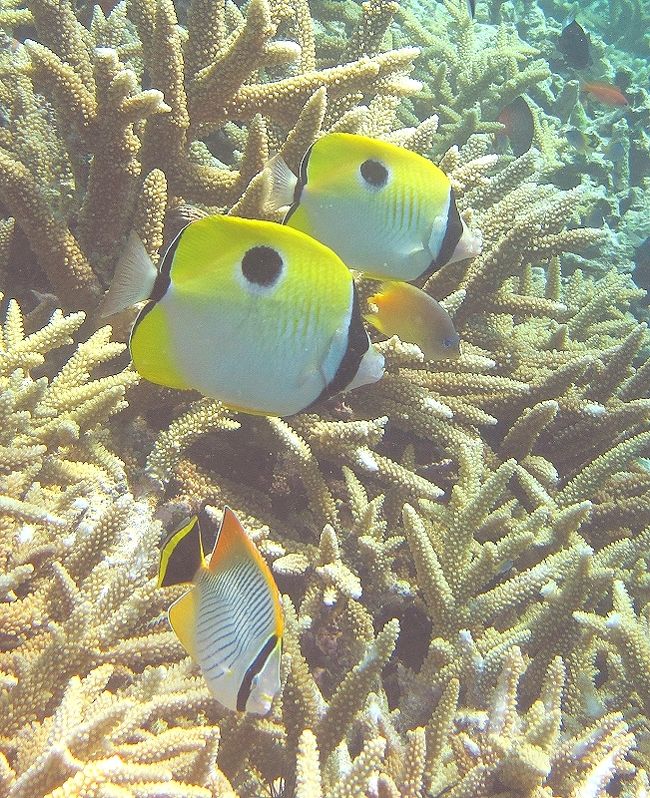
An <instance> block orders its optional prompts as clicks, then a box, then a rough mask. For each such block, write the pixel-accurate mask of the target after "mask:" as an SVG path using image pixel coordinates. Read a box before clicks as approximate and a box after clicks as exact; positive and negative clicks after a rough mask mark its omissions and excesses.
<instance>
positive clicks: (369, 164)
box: [359, 158, 388, 188]
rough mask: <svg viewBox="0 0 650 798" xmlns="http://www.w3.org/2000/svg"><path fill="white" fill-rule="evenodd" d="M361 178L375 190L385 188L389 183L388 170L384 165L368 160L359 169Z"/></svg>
mask: <svg viewBox="0 0 650 798" xmlns="http://www.w3.org/2000/svg"><path fill="white" fill-rule="evenodd" d="M359 171H360V172H361V177H362V178H363V179H364V180H365V181H366V183H369V184H370V185H371V186H373V187H374V188H381V187H382V186H385V185H386V183H387V181H388V169H386V167H385V166H384V164H383V163H380V162H379V161H373V160H372V159H370V158H369V159H368V160H367V161H364V162H363V163H362V164H361V166H360V167H359Z"/></svg>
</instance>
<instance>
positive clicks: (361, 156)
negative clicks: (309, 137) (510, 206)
mask: <svg viewBox="0 0 650 798" xmlns="http://www.w3.org/2000/svg"><path fill="white" fill-rule="evenodd" d="M267 169H268V170H269V172H270V176H271V182H272V190H271V197H270V205H271V206H272V207H275V208H280V207H283V206H285V205H288V206H289V208H288V210H287V212H286V215H285V218H284V223H285V224H286V225H288V226H290V227H293V228H294V229H296V230H302V231H303V232H304V233H308V234H309V235H311V236H313V237H314V238H317V239H318V240H319V241H322V242H323V243H324V244H327V246H329V247H331V248H332V249H333V250H334V251H335V252H336V253H337V254H338V255H339V256H340V257H341V258H342V260H343V261H344V262H345V264H346V265H347V266H348V267H349V268H351V269H357V270H358V271H361V272H364V273H365V274H366V275H367V276H369V277H377V278H388V279H393V280H407V281H411V280H416V279H418V278H424V277H426V276H428V275H429V274H431V273H433V272H434V271H436V270H437V269H439V268H440V267H441V266H444V265H445V264H446V263H451V262H453V261H457V260H462V259H464V258H469V257H472V256H474V255H477V254H478V253H479V252H480V250H481V238H480V235H478V234H476V233H472V232H470V230H469V229H468V228H467V226H466V225H465V223H464V222H463V220H462V218H461V216H460V213H459V212H458V208H457V206H456V199H455V197H454V190H453V188H452V186H451V183H450V182H449V178H448V177H447V176H446V175H445V174H444V172H442V171H441V170H440V169H439V168H438V167H437V166H435V165H434V164H433V163H431V161H429V160H428V159H427V158H424V157H423V156H421V155H418V154H417V153H415V152H411V151H409V150H406V149H404V148H403V147H398V146H397V145H395V144H391V143H389V142H387V141H379V140H378V139H371V138H368V137H366V136H359V135H355V134H352V133H328V134H326V135H324V136H322V138H320V139H318V140H317V141H316V142H315V143H314V144H313V145H312V146H311V148H310V149H309V150H308V151H307V153H306V154H305V156H304V158H303V159H302V163H301V166H300V171H299V175H298V177H296V176H295V175H294V174H293V173H292V172H291V171H290V170H289V168H288V166H287V165H286V163H285V162H284V161H283V160H282V158H281V157H280V156H279V155H276V156H274V158H272V159H271V161H270V162H269V164H268V167H267Z"/></svg>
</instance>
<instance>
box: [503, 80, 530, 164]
mask: <svg viewBox="0 0 650 798" xmlns="http://www.w3.org/2000/svg"><path fill="white" fill-rule="evenodd" d="M497 122H500V123H501V124H502V125H503V127H504V128H505V129H504V131H503V134H499V135H498V136H497V141H498V142H499V140H500V138H501V137H502V136H503V135H505V136H506V137H507V138H508V139H509V140H510V146H511V147H512V151H513V153H514V154H515V155H516V156H517V157H519V156H520V155H523V154H524V153H525V152H528V150H529V149H530V148H531V146H532V143H533V136H534V134H535V121H534V119H533V113H532V111H531V110H530V105H528V103H527V102H526V100H524V98H523V97H522V96H521V95H520V96H519V97H516V98H515V99H514V100H513V101H512V102H511V103H510V105H506V107H505V108H502V109H501V112H500V114H499V116H498V117H497Z"/></svg>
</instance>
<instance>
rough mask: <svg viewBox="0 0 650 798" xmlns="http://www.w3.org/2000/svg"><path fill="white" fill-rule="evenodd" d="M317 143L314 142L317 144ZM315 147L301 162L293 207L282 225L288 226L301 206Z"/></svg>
mask: <svg viewBox="0 0 650 798" xmlns="http://www.w3.org/2000/svg"><path fill="white" fill-rule="evenodd" d="M315 143H316V142H314V144H315ZM313 148H314V145H313V144H312V145H311V146H310V147H309V149H308V150H307V152H306V153H305V154H304V155H303V156H302V161H300V169H299V170H298V181H297V183H296V187H295V188H294V190H293V202H292V203H291V207H290V208H289V210H288V211H287V213H286V215H285V217H284V219H283V220H282V224H286V223H287V222H288V221H289V219H290V218H291V216H292V215H293V213H294V211H295V210H296V208H297V207H298V205H300V196H301V194H302V190H303V188H304V187H305V186H306V185H307V165H308V163H309V158H310V156H311V151H312V150H313Z"/></svg>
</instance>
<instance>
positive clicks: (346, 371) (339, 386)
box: [300, 283, 370, 413]
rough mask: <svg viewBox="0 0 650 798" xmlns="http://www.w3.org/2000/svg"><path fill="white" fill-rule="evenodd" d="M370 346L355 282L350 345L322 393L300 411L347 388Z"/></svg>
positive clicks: (349, 329)
mask: <svg viewBox="0 0 650 798" xmlns="http://www.w3.org/2000/svg"><path fill="white" fill-rule="evenodd" d="M369 346H370V341H369V340H368V333H367V332H366V328H365V327H364V326H363V321H362V319H361V310H360V308H359V298H358V296H357V287H356V285H354V283H353V284H352V315H351V316H350V326H349V327H348V345H347V348H346V350H345V353H344V355H343V357H342V359H341V362H340V363H339V367H338V368H337V370H336V374H335V375H334V377H333V378H332V380H331V382H329V383H328V384H327V385H326V386H325V387H324V388H323V390H322V391H321V392H320V394H319V395H318V396H317V397H316V399H314V401H313V402H312V403H311V404H310V405H308V407H305V408H304V409H303V410H301V411H300V412H301V413H305V412H306V411H308V410H309V409H310V408H312V407H313V406H314V405H316V404H318V403H319V402H324V401H325V400H326V399H329V398H330V397H331V396H334V394H337V393H339V391H343V390H345V388H347V386H348V385H349V384H350V383H351V382H352V380H353V379H354V378H355V376H356V373H357V371H358V370H359V364H360V363H361V360H362V359H363V356H364V355H365V354H366V352H367V351H368V347H369Z"/></svg>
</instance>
